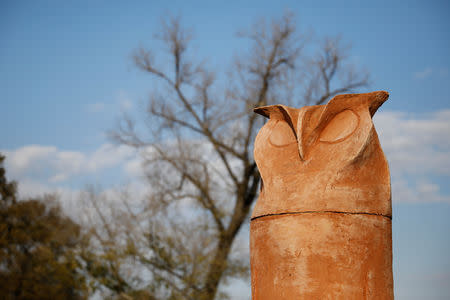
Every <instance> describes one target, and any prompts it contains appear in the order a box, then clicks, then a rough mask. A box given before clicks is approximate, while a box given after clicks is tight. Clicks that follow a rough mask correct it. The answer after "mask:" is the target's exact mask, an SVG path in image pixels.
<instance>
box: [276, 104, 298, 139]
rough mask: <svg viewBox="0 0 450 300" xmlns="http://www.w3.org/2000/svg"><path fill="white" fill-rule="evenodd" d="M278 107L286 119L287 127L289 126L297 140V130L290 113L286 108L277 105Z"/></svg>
mask: <svg viewBox="0 0 450 300" xmlns="http://www.w3.org/2000/svg"><path fill="white" fill-rule="evenodd" d="M278 109H279V110H280V111H281V113H282V114H283V117H284V119H285V120H286V123H288V125H289V127H291V129H292V131H293V133H294V136H295V139H296V140H297V139H298V138H297V130H296V129H295V126H294V124H293V123H292V118H291V115H290V114H289V113H288V112H287V111H286V109H285V108H284V107H283V106H278Z"/></svg>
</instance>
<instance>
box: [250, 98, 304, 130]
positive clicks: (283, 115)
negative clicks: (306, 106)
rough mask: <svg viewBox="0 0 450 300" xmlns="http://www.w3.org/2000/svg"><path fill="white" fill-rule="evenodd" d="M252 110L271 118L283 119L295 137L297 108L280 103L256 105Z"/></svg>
mask: <svg viewBox="0 0 450 300" xmlns="http://www.w3.org/2000/svg"><path fill="white" fill-rule="evenodd" d="M253 112H255V113H257V114H260V115H262V116H264V117H266V118H269V119H273V120H283V121H286V123H288V124H289V126H290V127H291V128H292V130H293V132H294V135H295V138H297V118H298V109H295V108H292V107H288V106H285V105H281V104H276V105H268V106H261V107H256V108H254V109H253Z"/></svg>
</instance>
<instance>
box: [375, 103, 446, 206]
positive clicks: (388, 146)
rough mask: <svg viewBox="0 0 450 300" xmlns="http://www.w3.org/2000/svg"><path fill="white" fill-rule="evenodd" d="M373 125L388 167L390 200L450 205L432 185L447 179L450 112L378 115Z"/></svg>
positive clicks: (436, 185) (437, 187)
mask: <svg viewBox="0 0 450 300" xmlns="http://www.w3.org/2000/svg"><path fill="white" fill-rule="evenodd" d="M374 123H375V127H376V128H377V132H378V136H379V138H380V142H381V146H382V147H383V150H384V152H385V154H386V157H387V159H388V161H389V165H390V170H391V176H392V189H393V200H394V201H398V202H441V201H445V202H450V196H449V195H442V191H441V187H440V186H439V185H438V184H437V183H434V182H433V181H435V180H436V178H446V179H447V180H448V176H450V110H441V111H437V112H434V113H424V114H421V115H419V116H418V115H410V114H406V113H401V112H379V113H378V114H376V115H375V117H374Z"/></svg>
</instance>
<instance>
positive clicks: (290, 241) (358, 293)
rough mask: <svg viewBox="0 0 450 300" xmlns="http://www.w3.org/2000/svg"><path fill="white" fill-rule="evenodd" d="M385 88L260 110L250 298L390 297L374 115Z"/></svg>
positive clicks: (388, 242)
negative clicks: (320, 102)
mask: <svg viewBox="0 0 450 300" xmlns="http://www.w3.org/2000/svg"><path fill="white" fill-rule="evenodd" d="M388 96H389V94H388V93H387V92H384V91H378V92H373V93H367V94H347V95H338V96H335V97H334V98H333V99H331V100H330V101H329V102H328V104H326V105H315V106H305V107H302V108H300V109H296V108H291V107H287V106H283V105H271V106H265V107H259V108H256V109H255V110H254V111H255V112H256V113H258V114H261V115H263V116H264V117H267V118H268V119H269V120H268V122H267V123H266V124H265V125H264V126H263V127H262V128H261V130H260V131H259V133H258V135H257V137H256V140H255V147H254V149H255V150H254V156H255V161H256V163H257V165H258V168H259V171H260V174H261V178H262V183H261V192H260V196H259V199H258V201H257V203H256V205H255V207H254V210H253V214H252V217H251V223H250V256H251V276H252V299H253V300H261V299H263V300H266V299H267V300H274V299H292V300H294V299H393V279H392V230H391V219H392V217H391V216H392V210H391V188H390V177H389V168H388V164H387V161H386V158H385V156H384V154H383V151H382V149H381V147H380V143H379V140H378V136H377V133H376V131H375V128H374V125H373V123H372V116H373V115H374V114H375V112H376V111H377V109H378V108H379V107H380V106H381V105H382V104H383V102H384V101H386V100H387V98H388Z"/></svg>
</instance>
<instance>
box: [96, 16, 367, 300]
mask: <svg viewBox="0 0 450 300" xmlns="http://www.w3.org/2000/svg"><path fill="white" fill-rule="evenodd" d="M160 32H161V34H160V35H159V36H158V38H159V40H160V41H162V42H163V44H164V46H165V48H164V49H165V51H166V52H165V53H166V54H167V55H168V56H167V57H168V58H169V62H170V63H168V64H167V63H160V62H161V61H164V62H166V60H163V59H160V58H159V59H157V58H156V57H155V56H154V54H155V52H154V51H151V50H148V49H144V48H141V49H138V50H137V51H136V53H135V55H134V62H135V64H136V66H137V67H138V68H139V69H140V70H142V71H144V72H146V73H147V74H148V75H150V78H151V79H152V80H153V82H154V83H155V85H158V88H157V89H154V90H153V91H152V92H151V95H150V100H149V102H148V106H147V107H146V110H145V117H144V122H142V123H137V122H136V121H135V120H134V119H133V118H131V117H130V116H124V118H123V119H122V120H121V122H120V124H119V126H118V129H117V130H116V131H115V132H114V133H113V137H114V139H115V140H116V141H117V142H119V143H121V144H126V145H130V146H132V147H135V148H137V149H138V150H139V151H140V153H141V155H142V158H143V160H144V168H145V171H146V178H147V180H148V185H149V187H150V190H151V192H150V195H149V196H148V198H147V199H146V202H145V203H144V205H141V206H139V205H133V204H130V203H133V202H129V200H132V198H131V199H130V198H129V199H128V200H127V199H125V201H122V206H121V207H122V209H121V210H117V208H115V209H112V210H110V211H109V210H105V209H104V208H100V207H99V204H98V203H99V202H98V201H97V200H95V199H94V198H95V197H94V198H92V197H91V199H94V200H93V201H92V203H97V204H96V205H97V207H96V209H95V211H96V212H97V216H100V217H99V218H96V219H97V220H100V223H101V224H98V222H97V223H96V226H95V227H94V228H95V229H96V230H97V235H96V237H97V241H98V242H100V244H103V245H105V246H108V243H111V241H115V245H114V247H111V245H109V246H108V247H106V248H105V249H109V250H110V249H111V248H114V253H115V254H114V255H113V256H114V265H115V267H114V268H115V269H116V272H115V274H116V275H117V276H118V277H117V278H120V280H122V281H123V282H124V283H126V284H127V285H132V284H133V281H135V282H138V283H139V284H137V285H140V286H141V287H143V288H144V289H146V290H148V291H151V292H152V293H153V295H155V297H157V298H159V299H214V298H220V297H222V296H225V295H224V294H220V293H218V290H219V289H218V287H219V284H220V283H221V282H222V283H224V282H226V280H227V279H229V278H233V277H236V276H244V277H245V276H248V258H247V257H240V256H239V255H238V253H237V250H238V248H239V247H238V246H239V245H236V244H235V245H234V248H233V250H232V246H233V242H234V241H235V240H236V237H237V235H238V232H239V231H240V229H241V228H242V226H243V224H244V223H245V222H246V221H247V220H248V216H249V211H250V209H251V207H252V204H253V203H254V201H255V199H256V198H257V195H258V186H259V183H260V175H259V172H258V169H257V167H256V164H255V162H254V160H253V153H252V152H253V141H254V138H255V134H256V132H257V130H258V129H259V128H260V127H261V126H262V125H263V122H264V120H263V118H262V117H260V116H257V115H256V114H254V113H253V112H252V109H253V108H254V107H258V106H263V105H269V104H274V103H283V104H288V105H295V106H296V107H299V106H301V105H305V104H322V103H325V102H326V101H327V100H329V99H330V98H331V97H333V96H334V95H336V94H338V93H345V92H350V91H352V90H354V89H356V88H360V87H363V86H365V85H366V84H367V82H368V75H367V73H366V72H363V71H360V70H357V69H355V67H354V66H353V65H352V64H351V62H350V59H349V56H348V48H346V47H343V46H342V43H341V40H340V39H339V38H324V39H318V38H315V37H313V36H309V37H308V36H306V35H305V34H302V33H301V32H299V31H298V30H297V28H296V26H295V20H294V19H293V18H292V16H291V15H289V14H286V15H285V16H283V17H282V18H280V19H278V20H273V21H272V22H271V23H265V22H264V21H261V22H259V23H257V24H255V25H254V27H252V28H251V29H250V30H249V31H247V32H243V33H241V34H240V35H241V36H242V37H245V38H247V39H248V41H249V42H250V45H251V47H250V48H249V49H248V50H247V51H240V53H239V56H238V57H237V58H236V59H235V62H234V64H233V65H232V67H231V69H230V70H229V72H228V73H227V74H226V76H224V75H221V74H215V73H214V72H213V70H212V68H211V67H208V66H207V64H205V63H198V62H197V61H196V59H195V58H194V57H193V55H192V53H191V52H190V48H189V46H190V43H191V35H190V34H189V31H187V30H185V29H184V28H183V26H182V25H181V23H180V20H179V19H177V18H175V19H171V20H169V21H167V22H166V23H163V26H162V30H161V31H160ZM143 125H146V126H147V127H145V130H142V129H143V128H144V126H143ZM108 211H109V212H108ZM108 216H109V217H108ZM98 225H103V227H102V226H100V227H99V226H98ZM118 237H120V238H118ZM109 250H108V251H109ZM131 265H134V266H135V268H138V269H139V270H145V272H146V274H148V278H149V279H150V280H149V281H148V282H147V283H145V284H144V285H142V284H143V283H142V280H141V281H138V278H139V276H138V275H137V276H132V274H131V275H130V273H127V275H126V276H124V275H123V274H124V271H123V270H122V271H120V270H121V269H124V268H126V267H127V266H131ZM121 274H122V275H121ZM141 278H142V277H141Z"/></svg>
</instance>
